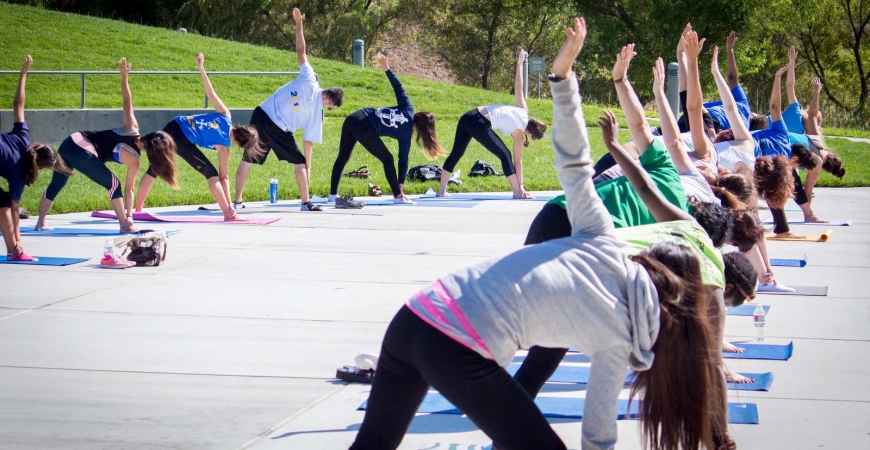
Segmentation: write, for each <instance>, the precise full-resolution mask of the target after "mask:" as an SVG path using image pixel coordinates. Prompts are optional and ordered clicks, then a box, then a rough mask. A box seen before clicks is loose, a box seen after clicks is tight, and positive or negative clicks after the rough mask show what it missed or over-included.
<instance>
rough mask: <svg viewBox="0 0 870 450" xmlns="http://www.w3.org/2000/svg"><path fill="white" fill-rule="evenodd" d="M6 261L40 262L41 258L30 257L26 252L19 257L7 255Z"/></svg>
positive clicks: (18, 255)
mask: <svg viewBox="0 0 870 450" xmlns="http://www.w3.org/2000/svg"><path fill="white" fill-rule="evenodd" d="M6 259H7V260H9V261H25V262H33V261H39V258H34V257H32V256H30V255H28V254H27V253H24V252H21V253H19V254H17V255H12V254H10V253H7V254H6Z"/></svg>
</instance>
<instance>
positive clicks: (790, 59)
mask: <svg viewBox="0 0 870 450" xmlns="http://www.w3.org/2000/svg"><path fill="white" fill-rule="evenodd" d="M797 55H798V52H797V50H795V48H794V45H792V46H791V47H789V48H788V62H789V63H791V64H794V61H795V60H796V59H797Z"/></svg>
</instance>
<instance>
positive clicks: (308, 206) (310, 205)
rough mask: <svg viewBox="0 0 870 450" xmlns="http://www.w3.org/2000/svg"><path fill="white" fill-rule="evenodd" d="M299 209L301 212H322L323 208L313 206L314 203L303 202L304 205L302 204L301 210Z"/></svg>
mask: <svg viewBox="0 0 870 450" xmlns="http://www.w3.org/2000/svg"><path fill="white" fill-rule="evenodd" d="M300 209H301V210H302V211H323V208H321V207H319V206H317V205H315V204H314V203H311V202H305V203H303V204H302V208H300Z"/></svg>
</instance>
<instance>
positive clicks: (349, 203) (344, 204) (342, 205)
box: [335, 195, 366, 209]
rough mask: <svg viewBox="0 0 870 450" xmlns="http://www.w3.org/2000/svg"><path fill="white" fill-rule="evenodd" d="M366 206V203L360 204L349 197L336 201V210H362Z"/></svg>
mask: <svg viewBox="0 0 870 450" xmlns="http://www.w3.org/2000/svg"><path fill="white" fill-rule="evenodd" d="M365 205H366V204H365V202H358V201H356V200H354V199H353V197H351V196H349V195H348V196H347V197H338V198H337V199H335V209H361V208H362V207H364V206H365Z"/></svg>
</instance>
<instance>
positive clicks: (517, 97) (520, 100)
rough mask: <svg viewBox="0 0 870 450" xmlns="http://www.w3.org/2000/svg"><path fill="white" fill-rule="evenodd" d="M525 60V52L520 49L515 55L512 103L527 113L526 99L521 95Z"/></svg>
mask: <svg viewBox="0 0 870 450" xmlns="http://www.w3.org/2000/svg"><path fill="white" fill-rule="evenodd" d="M525 60H526V52H525V50H523V49H520V52H519V55H517V73H516V75H514V101H515V103H516V105H517V106H518V107H520V108H523V109H525V110H526V111H528V110H529V107H528V106H527V105H526V97H525V95H523V62H525Z"/></svg>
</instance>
